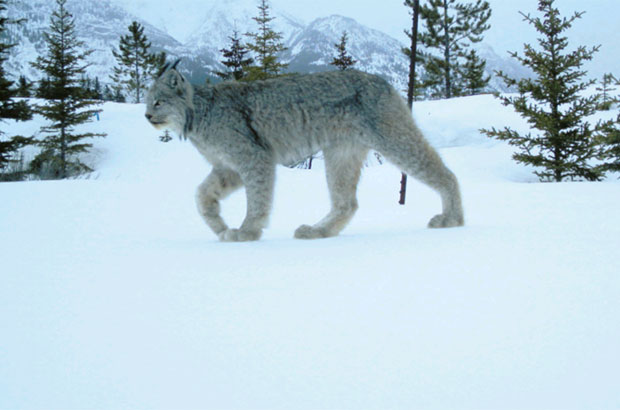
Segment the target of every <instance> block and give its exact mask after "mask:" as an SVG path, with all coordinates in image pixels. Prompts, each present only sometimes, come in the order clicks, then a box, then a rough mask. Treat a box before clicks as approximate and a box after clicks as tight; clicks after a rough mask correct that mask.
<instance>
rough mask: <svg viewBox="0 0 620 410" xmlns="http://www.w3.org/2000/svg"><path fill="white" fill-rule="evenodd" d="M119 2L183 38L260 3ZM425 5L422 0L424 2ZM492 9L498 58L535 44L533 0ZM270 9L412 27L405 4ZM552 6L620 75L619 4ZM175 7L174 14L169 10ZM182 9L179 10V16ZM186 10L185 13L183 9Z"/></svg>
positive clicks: (279, 1) (362, 1)
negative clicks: (211, 15) (218, 13)
mask: <svg viewBox="0 0 620 410" xmlns="http://www.w3.org/2000/svg"><path fill="white" fill-rule="evenodd" d="M113 1H115V2H117V3H121V4H123V5H124V6H125V7H127V8H129V9H130V10H131V11H132V12H134V13H135V14H137V15H141V16H142V17H143V18H144V19H146V20H149V21H151V22H153V23H156V21H154V20H159V21H162V20H164V19H170V18H171V17H172V15H176V16H177V17H176V19H177V20H180V21H179V22H177V24H170V25H169V27H168V28H169V32H170V34H171V35H173V36H175V37H177V39H179V40H181V41H182V40H183V37H184V36H187V35H188V34H190V31H192V28H193V27H194V26H196V25H198V24H199V23H200V20H201V19H203V18H204V17H203V16H205V15H206V13H207V12H208V10H209V8H210V6H211V5H212V4H213V3H215V2H216V1H217V2H228V3H231V6H232V5H234V4H239V3H243V4H248V3H249V4H252V3H256V4H258V0H174V2H171V1H169V0H113ZM423 1H424V0H423ZM472 1H473V0H472ZM488 1H489V3H490V4H491V8H492V9H493V15H492V17H491V29H490V30H489V31H488V32H487V33H486V34H485V42H486V43H488V44H489V45H491V46H492V47H493V48H494V49H495V51H496V52H497V53H498V54H504V53H506V52H507V51H519V52H520V51H522V50H523V43H525V42H534V41H535V39H536V37H537V34H536V32H535V30H534V28H533V27H532V26H530V25H528V24H527V23H525V22H523V21H522V17H521V16H520V15H519V11H523V12H526V13H531V14H533V15H536V14H537V5H538V1H537V0H488ZM269 4H270V5H272V7H273V8H277V9H279V10H282V11H285V12H287V13H289V14H291V15H293V16H294V17H297V18H299V19H301V20H303V21H305V22H306V23H309V22H311V21H312V20H314V19H315V18H318V17H326V16H329V15H332V14H340V15H343V16H347V17H352V18H354V19H355V20H357V21H358V22H360V23H362V24H364V25H366V26H369V27H372V28H375V29H378V30H381V31H383V32H385V33H387V34H389V35H391V36H392V37H395V38H397V39H399V40H401V41H402V42H406V41H407V38H406V37H405V35H404V34H403V30H404V29H406V28H410V27H411V17H410V16H409V14H408V8H407V7H405V6H404V5H403V0H303V1H300V0H269ZM555 4H556V7H558V8H559V9H560V12H561V13H562V15H563V16H569V15H571V14H572V13H573V12H575V11H586V14H585V15H584V16H583V18H582V19H581V20H578V21H576V22H575V23H574V26H573V29H572V30H571V31H570V32H569V33H568V35H569V40H570V44H571V45H573V46H577V45H585V46H593V45H598V44H602V45H603V47H602V48H601V52H600V53H599V54H598V55H597V57H596V58H597V63H598V64H594V65H593V66H592V67H591V69H592V70H593V71H596V73H595V75H597V76H598V75H600V74H601V73H602V72H608V71H611V72H614V73H616V74H617V75H620V44H619V43H620V42H618V41H617V39H618V15H619V14H620V13H619V12H620V1H619V0H589V1H583V0H556V3H555ZM173 9H174V12H173ZM180 10H182V11H183V12H181V13H180V12H179V11H180ZM185 10H187V11H185Z"/></svg>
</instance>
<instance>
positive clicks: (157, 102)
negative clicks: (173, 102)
mask: <svg viewBox="0 0 620 410" xmlns="http://www.w3.org/2000/svg"><path fill="white" fill-rule="evenodd" d="M161 104H162V102H161V100H155V103H154V104H153V107H159V106H160V105H161Z"/></svg>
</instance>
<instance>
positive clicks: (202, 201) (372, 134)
mask: <svg viewBox="0 0 620 410" xmlns="http://www.w3.org/2000/svg"><path fill="white" fill-rule="evenodd" d="M177 64H178V61H177V62H175V63H174V64H167V65H166V66H165V67H164V68H163V69H162V71H161V72H160V74H159V76H158V77H157V78H156V80H155V81H154V83H153V85H152V86H151V88H150V90H149V92H148V95H147V109H146V114H145V115H146V118H147V120H148V121H149V122H150V123H151V124H152V125H153V126H155V127H156V128H168V129H171V130H173V131H175V132H176V133H178V134H179V135H180V136H182V137H183V138H185V139H189V140H190V141H191V143H192V144H193V145H194V147H195V148H196V149H197V150H198V151H199V152H200V153H201V154H202V155H203V156H204V158H205V159H206V160H207V161H208V162H209V163H210V164H211V165H212V166H213V169H212V171H211V173H210V174H209V176H208V177H207V178H206V179H205V180H204V182H203V183H202V184H200V185H199V187H198V190H197V193H196V202H197V206H198V211H199V212H200V214H201V215H202V217H203V218H204V220H205V222H206V223H207V225H208V226H209V227H210V228H211V229H212V230H213V232H215V234H216V235H217V236H218V237H219V239H220V240H222V241H253V240H258V239H260V237H261V235H262V232H263V229H264V228H265V226H266V224H267V221H268V217H269V213H270V211H271V206H272V201H273V192H274V183H275V168H276V165H277V164H284V165H289V164H294V163H298V162H300V161H302V160H303V159H305V158H308V157H309V156H311V155H313V154H315V153H317V152H318V151H323V154H324V158H325V169H326V174H327V185H328V188H329V193H330V198H331V210H330V212H329V213H328V214H327V215H326V216H325V217H324V218H323V219H322V220H320V221H319V222H318V223H316V224H314V225H302V226H300V227H299V228H297V230H296V231H295V238H300V239H315V238H327V237H332V236H335V235H338V233H340V231H342V229H344V227H345V226H346V225H347V224H348V223H349V221H350V220H351V218H352V217H353V214H354V213H355V211H356V210H357V208H358V202H357V198H356V191H357V184H358V181H359V178H360V172H361V168H362V165H363V162H364V160H365V158H366V156H367V154H368V151H369V150H375V151H377V152H379V153H381V154H382V155H383V156H384V157H385V158H386V159H387V160H388V161H390V162H392V163H393V164H395V165H396V166H397V167H399V168H400V169H401V170H402V171H403V172H405V173H406V174H408V175H410V176H412V177H414V178H416V179H418V180H419V181H421V182H423V183H425V184H427V185H428V186H430V187H431V188H433V189H434V190H436V191H437V192H438V193H439V195H440V196H441V200H442V207H443V210H442V213H440V214H439V215H436V216H434V217H433V218H432V219H431V220H430V222H429V223H428V226H429V227H430V228H444V227H455V226H461V225H463V223H464V218H463V209H462V205H461V195H460V191H459V185H458V182H457V179H456V177H455V176H454V174H453V173H452V172H451V171H450V170H449V169H448V168H447V167H446V166H445V165H444V163H443V161H442V160H441V158H440V157H439V155H438V154H437V152H436V151H435V150H434V149H433V148H432V147H431V146H430V144H429V143H428V142H427V141H426V139H425V138H424V136H423V135H422V133H421V132H420V130H419V129H418V127H417V126H416V124H415V123H414V121H413V118H412V116H411V113H410V111H409V109H408V107H407V105H406V104H405V102H404V101H403V99H402V97H401V96H400V95H399V94H398V92H397V91H396V90H395V89H394V88H393V87H392V86H391V85H390V84H389V83H387V82H386V81H385V80H383V79H381V78H380V77H378V76H375V75H370V74H365V73H362V72H359V71H353V70H350V71H349V70H348V71H334V72H325V73H318V74H307V75H291V76H285V77H281V78H276V79H270V80H265V81H256V82H250V83H244V82H224V83H220V84H217V85H214V86H204V87H194V86H192V85H191V84H190V83H189V82H188V80H187V79H186V78H185V77H184V76H183V75H182V74H181V73H179V71H178V70H177V68H176V66H177ZM242 186H244V187H245V191H246V197H247V214H246V217H245V219H244V221H243V223H242V224H241V226H240V227H239V228H238V229H231V228H229V227H228V225H226V223H225V222H224V220H223V219H222V217H221V216H220V200H222V199H224V198H226V197H227V196H228V195H230V194H231V193H232V192H233V191H235V190H236V189H238V188H240V187H242Z"/></svg>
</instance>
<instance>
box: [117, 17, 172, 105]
mask: <svg viewBox="0 0 620 410" xmlns="http://www.w3.org/2000/svg"><path fill="white" fill-rule="evenodd" d="M128 30H129V34H126V35H123V36H121V38H120V41H119V45H118V51H117V50H112V54H113V55H114V58H116V66H115V67H114V68H113V74H112V76H111V79H112V82H113V83H114V84H116V87H115V90H114V91H115V94H116V95H118V94H120V93H121V92H123V91H125V92H127V93H128V94H130V95H132V96H133V100H134V102H135V103H141V102H142V99H143V97H144V95H145V94H146V91H147V87H148V84H149V80H150V79H151V78H152V77H153V76H154V75H155V74H156V73H157V72H158V71H159V69H160V68H161V67H162V66H163V65H164V64H165V61H166V55H165V53H163V52H162V53H159V54H152V53H150V52H149V49H150V48H151V43H150V42H149V41H148V39H147V37H146V35H145V34H144V27H143V26H142V25H141V24H139V23H138V22H136V21H134V22H132V23H131V24H130V25H129V27H128Z"/></svg>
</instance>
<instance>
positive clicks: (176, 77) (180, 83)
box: [168, 69, 185, 91]
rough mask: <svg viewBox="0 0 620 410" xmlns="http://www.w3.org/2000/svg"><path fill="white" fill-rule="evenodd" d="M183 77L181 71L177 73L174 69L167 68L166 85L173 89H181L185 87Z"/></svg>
mask: <svg viewBox="0 0 620 410" xmlns="http://www.w3.org/2000/svg"><path fill="white" fill-rule="evenodd" d="M184 83H185V78H184V77H183V75H182V74H181V73H179V72H178V71H176V70H172V69H171V70H169V73H168V85H169V86H170V87H171V88H173V89H177V91H180V90H182V89H184V88H185V85H184Z"/></svg>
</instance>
